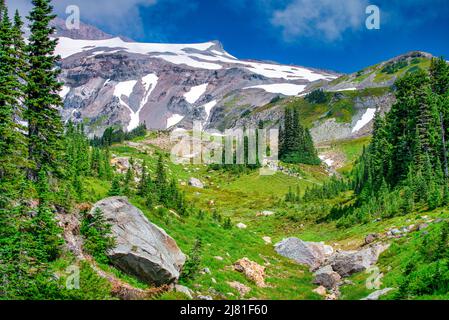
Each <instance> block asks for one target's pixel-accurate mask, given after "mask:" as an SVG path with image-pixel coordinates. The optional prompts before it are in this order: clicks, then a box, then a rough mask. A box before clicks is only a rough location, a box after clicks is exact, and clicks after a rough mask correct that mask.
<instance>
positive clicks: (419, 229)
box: [418, 223, 429, 231]
mask: <svg viewBox="0 0 449 320" xmlns="http://www.w3.org/2000/svg"><path fill="white" fill-rule="evenodd" d="M428 226H429V225H428V224H427V223H421V224H419V225H418V231H421V230H424V229H426V228H427V227H428Z"/></svg>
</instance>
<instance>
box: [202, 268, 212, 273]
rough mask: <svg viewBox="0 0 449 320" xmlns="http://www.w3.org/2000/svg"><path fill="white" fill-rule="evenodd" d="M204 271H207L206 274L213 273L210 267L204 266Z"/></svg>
mask: <svg viewBox="0 0 449 320" xmlns="http://www.w3.org/2000/svg"><path fill="white" fill-rule="evenodd" d="M203 272H204V273H206V274H211V272H210V269H209V268H204V269H203Z"/></svg>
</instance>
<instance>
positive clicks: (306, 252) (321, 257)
mask: <svg viewBox="0 0 449 320" xmlns="http://www.w3.org/2000/svg"><path fill="white" fill-rule="evenodd" d="M274 248H275V250H276V252H277V253H278V254H280V255H281V256H284V257H286V258H290V259H292V260H295V261H296V262H297V263H299V264H304V265H307V266H308V267H309V268H310V269H311V270H315V269H318V268H319V267H320V266H321V265H322V264H323V263H324V262H325V260H326V258H328V257H329V256H330V255H331V254H332V252H333V249H332V247H330V246H327V245H325V244H323V243H315V242H304V241H302V240H301V239H298V238H287V239H284V240H282V241H281V242H279V243H277V244H275V246H274Z"/></svg>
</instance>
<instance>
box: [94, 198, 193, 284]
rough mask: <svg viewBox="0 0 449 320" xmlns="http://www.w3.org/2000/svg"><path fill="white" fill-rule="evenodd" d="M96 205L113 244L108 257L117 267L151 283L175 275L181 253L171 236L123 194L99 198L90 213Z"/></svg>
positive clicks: (163, 281)
mask: <svg viewBox="0 0 449 320" xmlns="http://www.w3.org/2000/svg"><path fill="white" fill-rule="evenodd" d="M97 208H99V209H101V211H102V212H103V215H104V217H105V219H106V220H107V222H108V223H109V224H111V226H112V235H113V236H114V237H115V240H116V245H115V247H114V248H113V249H112V250H110V251H109V252H108V256H109V258H110V259H111V261H112V263H113V264H114V265H115V266H116V267H117V268H119V269H120V270H122V271H123V272H125V273H127V274H130V275H134V276H136V277H137V278H139V279H140V280H142V281H144V282H146V283H149V284H153V285H163V284H169V283H172V282H174V281H175V280H177V279H178V278H179V273H180V270H181V268H182V266H183V265H184V262H185V259H186V257H185V255H184V254H183V253H182V252H181V250H180V249H179V248H178V245H177V244H176V242H175V240H173V238H171V237H170V236H169V235H167V233H166V232H165V231H164V230H162V229H161V228H159V227H158V226H156V225H154V224H153V223H151V222H150V221H149V220H148V219H147V218H146V217H145V216H144V214H143V213H142V211H140V210H139V209H137V208H136V207H134V206H133V205H131V204H130V203H129V201H128V199H127V198H126V197H111V198H107V199H104V200H101V201H99V202H97V203H96V204H95V205H94V207H93V208H92V212H93V211H94V210H96V209H97Z"/></svg>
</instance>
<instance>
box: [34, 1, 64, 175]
mask: <svg viewBox="0 0 449 320" xmlns="http://www.w3.org/2000/svg"><path fill="white" fill-rule="evenodd" d="M32 4H33V5H34V7H33V9H32V10H31V12H30V15H29V16H28V20H29V21H30V30H31V35H30V37H29V44H28V45H27V47H26V56H27V60H28V61H27V63H28V65H29V69H28V73H27V75H26V79H27V86H26V89H25V93H26V97H25V105H26V112H25V118H26V120H27V122H28V140H29V142H28V153H29V159H30V162H31V164H32V167H31V168H30V170H29V174H28V177H29V178H30V179H31V180H36V178H37V173H38V172H39V171H40V169H41V168H42V167H43V166H44V165H47V166H48V167H49V169H50V170H51V171H52V172H59V171H60V169H61V167H62V166H61V165H60V162H61V149H62V147H61V141H62V136H63V126H62V122H61V117H60V115H59V111H58V107H60V106H61V105H62V100H61V97H60V96H59V92H60V90H61V88H62V84H61V83H60V82H58V80H57V77H58V75H59V73H60V70H59V68H56V63H57V61H58V59H59V57H56V56H55V55H54V50H55V47H56V44H57V40H56V39H52V38H51V36H52V35H53V33H54V31H55V28H54V27H51V26H50V22H51V21H52V20H53V19H54V18H55V17H56V16H55V15H54V14H53V13H52V10H53V7H52V6H51V5H50V1H49V0H33V1H32Z"/></svg>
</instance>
